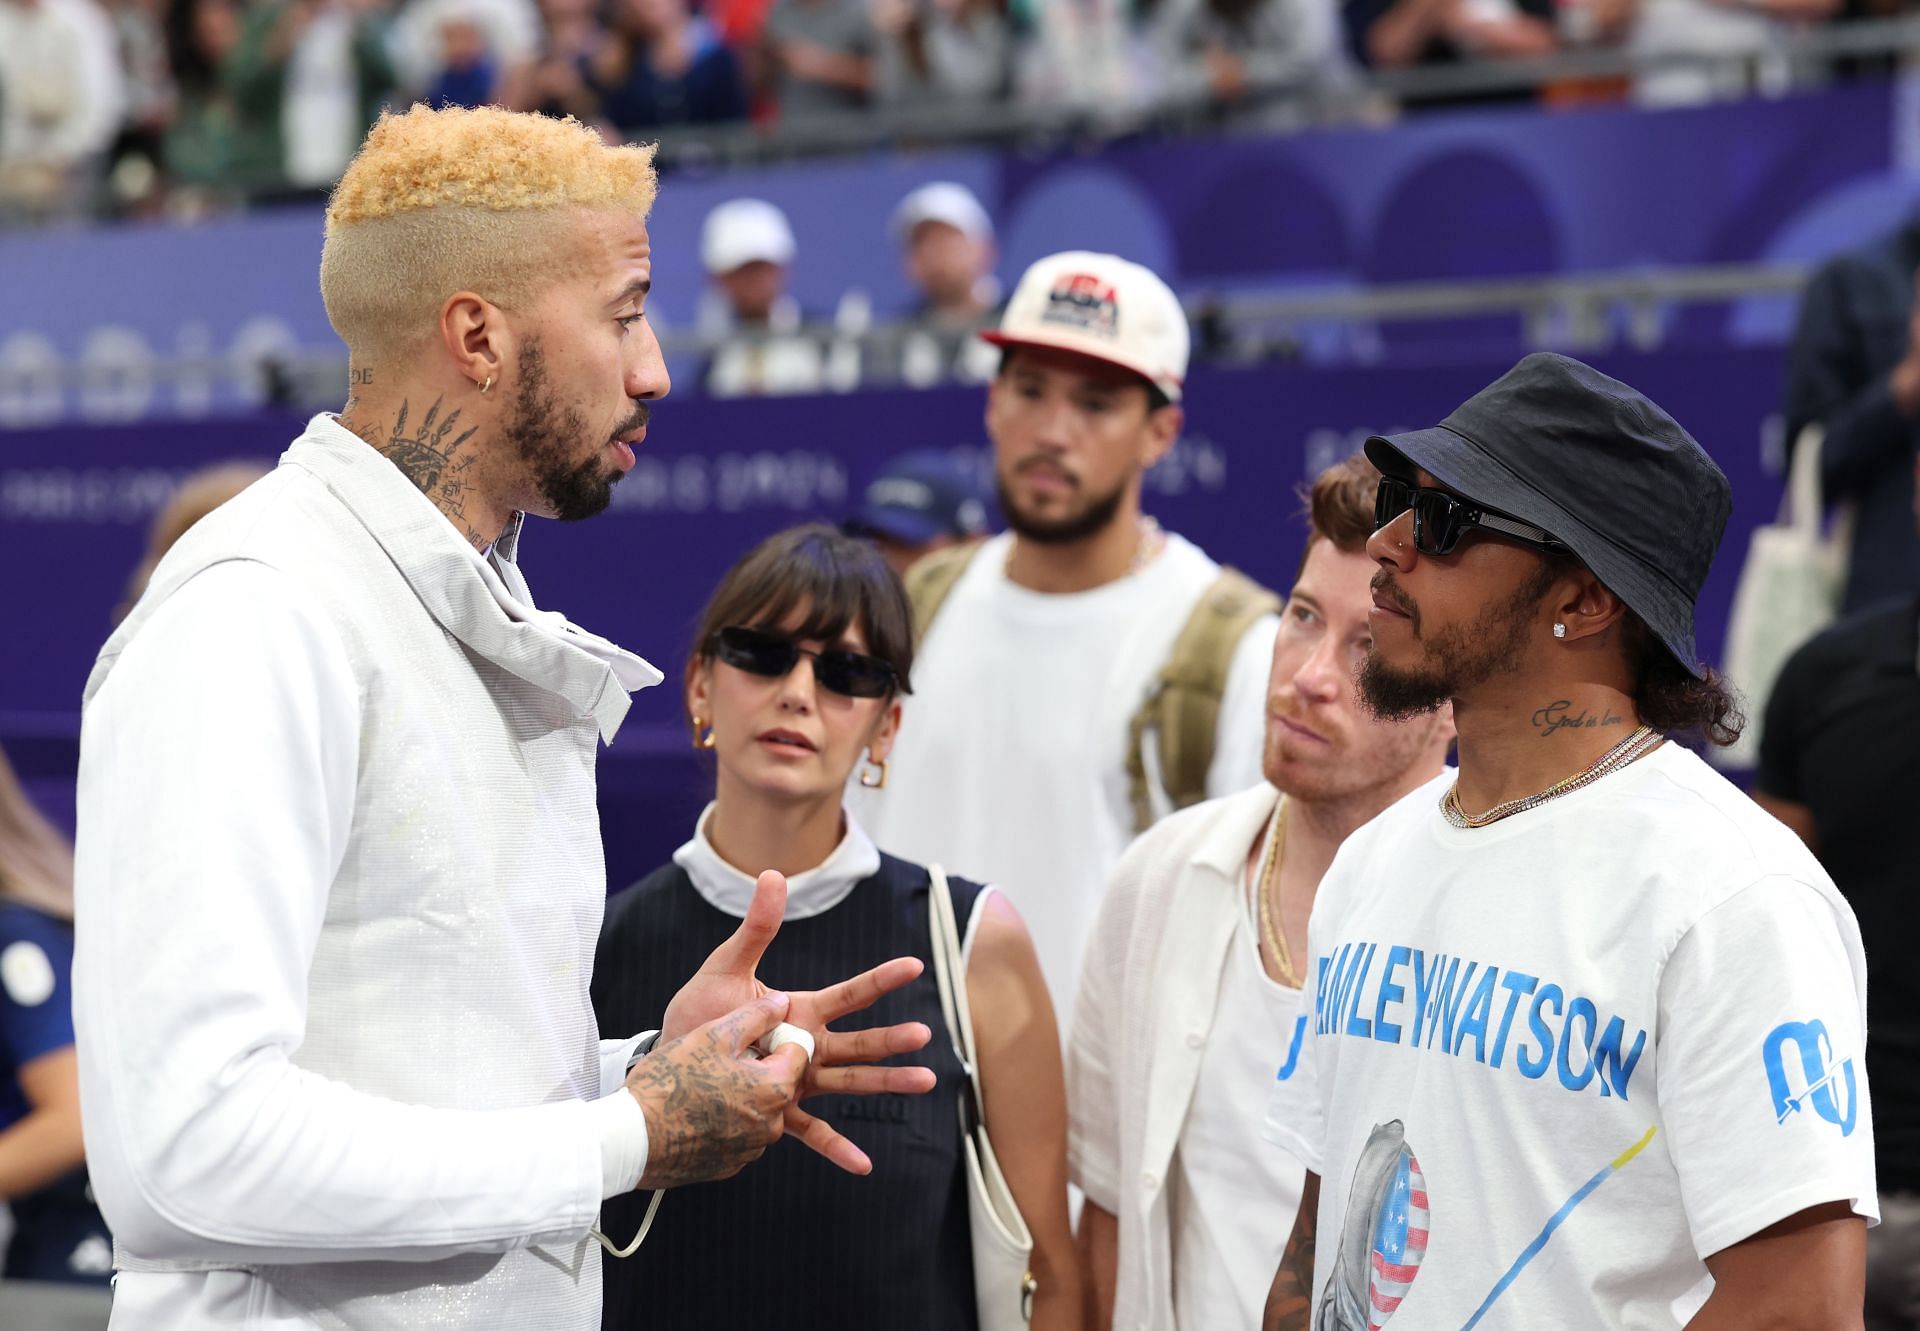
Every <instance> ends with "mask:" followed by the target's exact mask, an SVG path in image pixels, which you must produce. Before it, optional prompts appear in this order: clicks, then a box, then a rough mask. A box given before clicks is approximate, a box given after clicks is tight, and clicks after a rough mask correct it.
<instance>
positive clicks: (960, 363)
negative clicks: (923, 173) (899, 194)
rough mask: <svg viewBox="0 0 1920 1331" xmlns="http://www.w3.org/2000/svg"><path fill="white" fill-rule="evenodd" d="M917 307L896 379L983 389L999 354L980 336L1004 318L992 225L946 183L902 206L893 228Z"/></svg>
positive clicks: (962, 190) (966, 194) (967, 196)
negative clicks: (955, 383) (999, 317)
mask: <svg viewBox="0 0 1920 1331" xmlns="http://www.w3.org/2000/svg"><path fill="white" fill-rule="evenodd" d="M888 229H889V230H890V231H891V232H892V233H893V238H894V242H895V243H896V244H898V245H899V246H900V249H901V255H902V258H903V260H904V262H905V265H906V270H907V280H908V281H910V282H911V283H912V284H913V288H914V291H915V293H916V300H915V304H914V307H913V310H912V311H911V313H910V315H909V318H910V319H911V320H912V322H913V323H914V324H915V325H916V327H915V328H914V329H913V330H912V331H911V332H909V333H907V334H906V335H905V337H904V338H903V339H902V341H901V345H900V351H899V363H898V365H897V367H895V370H894V373H892V374H883V375H881V376H879V377H882V378H888V379H898V380H899V381H901V382H903V383H907V384H911V385H913V386H914V387H916V388H923V387H926V386H928V385H931V384H936V383H942V382H945V381H947V380H957V381H959V382H962V383H974V384H984V383H986V382H987V381H988V380H990V379H992V378H993V376H994V372H995V371H996V370H997V369H998V368H999V365H1000V354H999V352H998V351H996V350H995V349H994V348H993V347H991V346H989V345H988V344H987V343H985V342H983V341H981V340H980V338H979V337H978V336H977V334H978V333H979V332H980V331H981V329H983V328H985V327H987V326H988V325H990V324H991V323H992V322H993V321H994V319H995V317H996V315H997V314H998V306H999V302H1000V282H999V279H998V278H996V277H995V276H994V275H993V267H994V264H995V263H996V262H997V261H998V258H999V255H998V251H997V250H996V249H995V248H994V236H993V220H992V219H991V218H989V217H988V216H987V210H986V209H985V208H982V207H981V206H980V200H978V199H976V198H975V197H974V196H973V192H972V191H971V190H969V189H968V188H967V187H966V186H964V185H957V184H954V183H953V182H952V181H946V180H940V181H935V182H933V183H932V184H930V185H922V186H921V187H920V188H919V189H916V190H915V191H913V193H911V194H909V195H907V197H906V198H904V199H902V200H901V201H900V205H899V207H897V208H895V209H894V211H893V218H892V220H891V221H890V222H889V224H888Z"/></svg>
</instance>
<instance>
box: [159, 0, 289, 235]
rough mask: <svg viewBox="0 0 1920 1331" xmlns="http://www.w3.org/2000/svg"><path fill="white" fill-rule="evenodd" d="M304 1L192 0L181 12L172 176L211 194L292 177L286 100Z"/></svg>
mask: <svg viewBox="0 0 1920 1331" xmlns="http://www.w3.org/2000/svg"><path fill="white" fill-rule="evenodd" d="M307 12H308V11H307V10H306V8H305V6H304V5H301V4H297V3H292V2H290V0H270V2H269V3H266V4H261V5H259V6H257V7H254V8H251V9H249V8H247V7H245V6H244V5H242V4H240V3H239V0H187V3H185V4H183V5H182V6H181V7H180V8H179V9H178V10H177V11H176V28H175V32H174V70H175V73H176V74H177V75H178V77H179V80H180V113H179V115H178V117H177V118H176V119H175V120H174V122H173V124H172V126H171V127H170V128H169V129H168V131H167V138H166V143H165V151H166V158H167V161H166V166H167V175H168V177H169V179H170V180H171V181H172V183H173V184H174V186H175V187H176V188H178V187H185V188H186V189H188V190H189V191H192V192H195V193H198V194H201V195H203V196H206V197H210V198H222V197H225V196H229V195H232V194H236V193H240V194H248V193H259V192H266V191H272V190H277V189H280V188H282V187H283V186H284V184H285V182H286V155H285V146H284V143H283V140H282V138H281V132H280V130H281V103H282V100H283V98H284V96H285V94H286V76H287V59H288V56H289V55H290V54H291V52H292V48H293V44H294V42H295V40H296V39H297V38H298V37H299V35H300V32H301V30H302V28H303V27H304V25H305V22H306V17H307Z"/></svg>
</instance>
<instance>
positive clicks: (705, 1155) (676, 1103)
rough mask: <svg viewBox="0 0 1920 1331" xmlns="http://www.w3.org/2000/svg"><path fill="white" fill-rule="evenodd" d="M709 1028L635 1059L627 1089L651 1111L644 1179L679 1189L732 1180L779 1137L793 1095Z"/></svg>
mask: <svg viewBox="0 0 1920 1331" xmlns="http://www.w3.org/2000/svg"><path fill="white" fill-rule="evenodd" d="M717 1029H719V1028H716V1027H712V1026H708V1027H702V1028H700V1029H699V1030H695V1031H693V1032H691V1033H690V1034H688V1035H687V1036H686V1037H685V1038H684V1039H680V1040H675V1041H673V1042H672V1043H671V1044H668V1045H664V1046H659V1047H656V1048H655V1049H654V1051H653V1052H652V1053H650V1054H648V1055H647V1056H646V1057H645V1058H643V1059H641V1060H640V1061H639V1062H638V1063H637V1064H635V1065H634V1068H633V1071H632V1072H631V1073H630V1074H629V1075H628V1077H627V1089H628V1090H629V1091H631V1092H632V1093H633V1094H634V1096H635V1097H637V1098H638V1099H639V1101H640V1106H641V1108H642V1109H643V1110H644V1111H645V1112H646V1115H647V1137H648V1145H647V1168H646V1173H645V1174H644V1175H643V1176H642V1178H641V1184H642V1186H644V1187H648V1188H672V1187H678V1186H679V1185H681V1184H685V1183H702V1182H705V1181H707V1180H709V1179H721V1178H730V1177H732V1176H733V1175H734V1174H737V1173H739V1172H740V1170H742V1169H744V1168H745V1167H746V1166H747V1165H749V1164H751V1163H753V1162H754V1161H755V1160H757V1159H759V1158H760V1156H761V1155H762V1154H763V1153H764V1152H765V1151H766V1149H767V1147H768V1146H770V1145H772V1144H773V1142H774V1140H775V1139H776V1138H778V1137H779V1135H780V1133H781V1130H782V1126H783V1125H782V1116H783V1115H784V1114H785V1112H786V1107H787V1105H788V1104H789V1103H791V1099H790V1097H789V1096H787V1094H786V1093H785V1092H784V1091H783V1090H782V1088H781V1086H780V1084H779V1082H778V1081H777V1080H776V1079H775V1078H774V1076H773V1074H772V1073H771V1072H770V1071H767V1070H763V1069H761V1068H760V1067H759V1066H758V1064H757V1063H756V1062H755V1061H754V1060H753V1058H752V1057H751V1056H750V1055H741V1054H736V1053H734V1052H733V1051H732V1050H731V1049H729V1048H728V1046H727V1043H726V1041H725V1039H724V1038H723V1037H721V1036H718V1035H716V1033H715V1032H716V1030H717Z"/></svg>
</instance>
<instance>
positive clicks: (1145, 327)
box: [860, 251, 1279, 1023]
mask: <svg viewBox="0 0 1920 1331" xmlns="http://www.w3.org/2000/svg"><path fill="white" fill-rule="evenodd" d="M982 336H983V338H984V340H986V341H987V342H989V343H991V344H993V345H995V346H997V347H999V348H1000V350H1001V365H1000V369H999V373H998V375H997V376H996V377H995V378H994V380H993V382H992V384H991V385H990V386H989V388H988V391H987V415H986V425H987V433H988V434H989V435H990V436H991V437H992V439H993V450H994V473H995V479H996V482H997V484H998V488H999V497H1000V508H1001V511H1002V513H1003V515H1004V516H1005V518H1006V521H1007V525H1008V527H1009V528H1010V529H1011V530H1009V531H1008V532H1006V533H1005V534H1003V535H1000V536H996V537H993V538H992V539H990V540H988V541H985V542H983V543H980V544H978V545H972V546H963V547H955V548H954V549H952V550H943V551H938V552H935V553H934V554H931V555H928V556H927V557H925V558H924V559H922V560H921V561H920V562H919V563H918V564H916V565H915V566H914V567H913V569H912V570H911V572H910V574H909V576H908V579H907V587H908V591H909V592H910V593H911V594H912V596H913V600H914V612H915V618H916V620H917V622H918V626H919V628H920V629H921V633H922V641H921V646H920V652H919V655H918V657H917V659H916V660H915V663H914V679H915V690H914V696H913V698H912V699H911V700H910V701H909V703H908V706H909V709H910V711H911V722H910V724H908V725H906V726H905V727H903V729H902V732H901V740H900V743H899V745H898V746H897V747H896V749H895V752H894V757H895V761H894V763H893V765H892V769H891V770H892V772H893V774H894V775H893V777H892V779H891V780H890V781H889V782H888V784H887V788H886V789H885V790H884V791H874V792H862V796H863V797H864V798H865V803H864V804H863V805H862V807H861V812H860V818H861V822H862V824H863V825H865V826H869V827H873V828H874V829H875V831H874V835H875V836H876V838H878V839H879V840H880V841H881V842H882V844H884V845H887V846H889V847H892V848H895V849H896V850H897V851H898V853H900V854H905V855H912V856H917V857H919V858H920V859H921V860H923V861H925V862H929V863H933V862H938V863H943V864H965V865H967V866H969V871H970V872H977V873H979V874H982V875H985V881H991V882H993V883H996V884H997V885H999V887H1000V888H1001V890H1002V891H1004V892H1006V893H1007V895H1008V896H1009V898H1010V899H1012V900H1013V901H1014V902H1015V904H1016V905H1017V906H1018V907H1019V909H1020V912H1021V914H1022V915H1024V916H1025V917H1026V918H1027V921H1028V925H1029V927H1030V928H1031V930H1032V932H1033V939H1034V945H1035V947H1036V948H1037V950H1038V951H1039V954H1040V961H1041V967H1042V969H1043V970H1044V972H1045V974H1046V978H1047V983H1048V986H1049V987H1050V988H1051V990H1052V992H1053V998H1054V1005H1055V1008H1056V1010H1057V1011H1058V1013H1059V1015H1060V1019H1061V1021H1062V1022H1063V1023H1064V1022H1065V1021H1067V1020H1068V1018H1069V1015H1070V1009H1071V1007H1072V1003H1073V997H1074V995H1075V993H1076V992H1077V988H1078V985H1077V980H1078V976H1079V969H1080V957H1081V952H1082V951H1083V949H1084V947H1085V943H1086V940H1087V936H1088V932H1089V930H1090V929H1091V927H1092V924H1093V919H1094V914H1095V908H1096V907H1097V906H1098V904H1099V901H1100V897H1101V895H1102V894H1103V892H1104V891H1105V885H1106V882H1107V880H1108V877H1109V875H1110V873H1111V871H1112V869H1113V867H1114V864H1115V863H1116V862H1117V861H1118V859H1119V856H1120V852H1121V851H1122V850H1123V849H1124V848H1125V847H1126V845H1127V843H1128V841H1130V840H1131V839H1132V837H1133V836H1134V834H1135V833H1137V832H1139V831H1142V830H1144V829H1145V828H1146V827H1147V826H1148V825H1150V824H1151V823H1152V822H1153V821H1154V820H1155V819H1156V818H1158V817H1160V816H1161V815H1163V814H1165V813H1167V812H1170V811H1171V810H1172V809H1174V808H1176V807H1184V806H1185V805H1188V804H1193V803H1197V802H1199V801H1200V800H1202V799H1206V798H1210V797H1212V796H1216V795H1224V794H1228V793H1230V792H1232V791H1236V790H1242V789H1245V788H1246V787H1248V786H1251V785H1253V784H1255V783H1256V782H1258V781H1259V780H1260V750H1261V739H1262V735H1263V733H1264V714H1265V693H1266V683H1267V668H1268V663H1269V661H1270V659H1271V657H1272V652H1273V642H1274V634H1275V632H1276V630H1277V629H1278V626H1279V621H1278V618H1277V615H1276V614H1275V611H1276V610H1277V608H1278V605H1279V602H1278V598H1276V597H1274V596H1273V595H1272V593H1270V592H1268V591H1266V590H1265V589H1264V588H1262V587H1260V586H1258V585H1257V584H1255V583H1253V582H1252V581H1251V580H1249V579H1248V578H1246V577H1245V576H1244V575H1242V574H1240V573H1237V572H1235V571H1233V570H1231V569H1223V568H1222V567H1221V566H1220V565H1219V564H1217V563H1215V562H1214V561H1213V560H1212V559H1210V558H1208V557H1207V555H1206V554H1205V553H1204V552H1203V551H1202V550H1200V548H1199V547H1197V546H1195V545H1193V544H1192V543H1190V542H1188V541H1186V540H1184V539H1183V538H1181V537H1179V536H1177V535H1174V534H1172V533H1170V532H1166V531H1163V530H1161V528H1160V526H1159V524H1158V523H1156V522H1155V521H1154V520H1153V519H1152V518H1149V517H1147V516H1145V515H1144V514H1143V513H1142V512H1141V508H1140V495H1141V486H1142V479H1143V477H1144V476H1145V475H1146V472H1147V470H1148V468H1150V467H1152V466H1153V464H1154V463H1156V462H1158V461H1159V460H1160V459H1161V458H1162V457H1164V456H1165V455H1166V453H1167V452H1168V450H1170V449H1171V448H1172V447H1173V445H1174V443H1175V441H1176V440H1177V439H1178V438H1179V435H1180V430H1181V425H1182V422H1183V420H1184V417H1183V414H1182V405H1181V400H1182V397H1183V394H1184V389H1185V380H1186V373H1187V352H1188V334H1187V321H1186V316H1185V314H1184V313H1183V312H1182V310H1181V308H1180V302H1179V301H1178V300H1177V299H1176V298H1175V297H1174V294H1173V292H1172V291H1170V290H1169V289H1168V288H1167V285H1166V283H1164V282H1162V281H1161V280H1160V279H1159V278H1158V277H1157V276H1155V275H1154V274H1153V273H1151V272H1149V271H1148V270H1147V269H1145V268H1142V267H1140V266H1139V265H1138V264H1134V263H1129V262H1127V261H1126V260H1124V259H1120V258H1117V257H1115V256H1113V255H1110V254H1090V253H1085V252H1078V251H1076V252H1072V253H1066V254H1055V255H1052V256H1050V257H1048V258H1045V259H1042V260H1040V262H1038V263H1036V264H1034V265H1033V267H1031V268H1029V269H1028V270H1027V272H1026V275H1025V276H1024V277H1022V278H1021V279H1020V284H1019V286H1018V287H1017V288H1016V289H1015V291H1014V293H1013V298H1012V299H1011V300H1010V301H1009V302H1008V305H1007V309H1006V314H1005V316H1004V317H1003V318H1002V319H1001V321H1000V326H999V327H998V328H997V329H994V330H992V331H990V332H988V333H985V334H983V335H982ZM1041 810H1044V811H1045V813H1044V815H1043V816H1038V817H1036V812H1037V811H1041Z"/></svg>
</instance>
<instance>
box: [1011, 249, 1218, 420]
mask: <svg viewBox="0 0 1920 1331" xmlns="http://www.w3.org/2000/svg"><path fill="white" fill-rule="evenodd" d="M980 336H981V337H982V338H983V339H985V340H986V341H988V342H991V343H993V344H994V345H995V346H1001V347H1055V348H1058V349H1059V350H1061V351H1075V352H1078V353H1080V354H1081V355H1083V356H1090V357H1092V358H1093V359H1094V360H1102V361H1106V362H1108V363H1110V364H1113V365H1118V366H1121V367H1122V368H1124V369H1128V370H1132V371H1133V372H1134V373H1135V374H1137V375H1140V376H1141V377H1142V378H1144V379H1146V380H1147V381H1148V382H1149V383H1151V384H1153V386H1154V387H1156V388H1158V389H1159V390H1160V391H1161V392H1163V393H1165V394H1166V395H1167V397H1168V398H1169V399H1171V400H1172V401H1174V402H1178V401H1179V400H1180V389H1181V386H1182V384H1184V383H1185V381H1186V377H1187V355H1188V352H1189V350H1190V347H1191V343H1192V338H1191V334H1190V333H1189V332H1188V330H1187V315H1186V311H1185V310H1183V309H1181V308H1180V301H1179V299H1178V298H1177V297H1176V296H1175V295H1174V294H1173V292H1172V291H1171V290H1170V289H1169V288H1168V286H1167V284H1166V283H1165V282H1162V281H1161V280H1160V279H1159V278H1158V277H1157V276H1155V275H1154V274H1153V273H1152V272H1150V271H1149V270H1147V269H1145V268H1142V267H1141V266H1140V265H1139V264H1137V263H1130V262H1128V261H1127V260H1125V259H1122V258H1120V257H1119V256H1118V255H1113V254H1093V253H1090V252H1088V251H1086V250H1069V251H1067V252H1066V253H1064V254H1050V255H1048V256H1047V257H1046V258H1044V259H1042V260H1040V261H1039V262H1038V263H1036V264H1034V265H1033V267H1031V268H1029V269H1027V271H1026V273H1025V275H1023V276H1022V277H1021V279H1020V285H1019V286H1017V287H1015V288H1014V291H1013V298H1012V299H1011V300H1009V301H1008V302H1007V309H1006V313H1005V314H1004V315H1003V316H1002V317H1001V320H1000V327H999V328H997V329H993V330H990V331H988V332H984V333H982V334H980Z"/></svg>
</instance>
